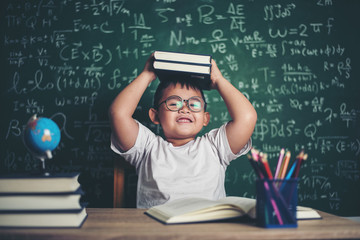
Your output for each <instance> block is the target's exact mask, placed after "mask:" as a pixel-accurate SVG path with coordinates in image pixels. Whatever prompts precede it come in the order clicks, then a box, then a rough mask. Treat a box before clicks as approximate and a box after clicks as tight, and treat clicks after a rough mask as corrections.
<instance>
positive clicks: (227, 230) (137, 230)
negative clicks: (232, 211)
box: [0, 208, 360, 240]
mask: <svg viewBox="0 0 360 240" xmlns="http://www.w3.org/2000/svg"><path fill="white" fill-rule="evenodd" d="M87 212H88V218H87V220H86V222H85V223H84V224H83V226H82V227H81V228H78V229H77V228H76V229H69V228H67V229H0V239H2V240H5V239H37V240H40V239H86V240H90V239H96V240H99V239H102V240H106V239H157V240H160V239H166V240H169V239H262V240H264V239H351V238H360V223H358V222H354V221H351V220H348V219H344V218H341V217H337V216H334V215H331V214H327V213H323V212H320V214H321V216H322V217H323V219H321V220H306V221H304V220H303V221H298V225H299V226H298V228H291V229H290V228H289V229H263V228H260V227H257V226H256V225H255V224H254V223H249V222H248V223H246V222H245V223H244V222H236V221H228V222H213V223H196V224H180V225H164V224H162V223H160V222H158V221H155V220H153V219H152V218H150V217H148V216H147V215H145V214H144V210H141V209H124V208H112V209H110V208H108V209H104V208H88V209H87Z"/></svg>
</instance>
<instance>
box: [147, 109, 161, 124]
mask: <svg viewBox="0 0 360 240" xmlns="http://www.w3.org/2000/svg"><path fill="white" fill-rule="evenodd" d="M149 117H150V120H151V121H152V122H153V123H154V124H160V121H159V117H158V112H157V111H156V109H155V108H150V109H149Z"/></svg>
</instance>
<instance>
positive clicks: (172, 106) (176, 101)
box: [157, 95, 206, 112]
mask: <svg viewBox="0 0 360 240" xmlns="http://www.w3.org/2000/svg"><path fill="white" fill-rule="evenodd" d="M184 102H186V106H187V107H188V108H189V109H190V111H192V112H201V111H202V110H203V109H205V106H206V102H204V100H203V99H202V98H201V97H198V96H194V97H191V98H189V99H187V100H186V99H182V98H181V97H180V96H176V95H173V96H170V97H168V98H167V99H165V101H162V102H161V103H159V104H158V106H157V107H159V106H160V105H161V104H163V103H165V106H166V108H167V109H169V110H170V111H173V112H177V111H179V110H180V109H182V108H183V107H184Z"/></svg>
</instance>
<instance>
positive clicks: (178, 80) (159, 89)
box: [153, 78, 207, 111]
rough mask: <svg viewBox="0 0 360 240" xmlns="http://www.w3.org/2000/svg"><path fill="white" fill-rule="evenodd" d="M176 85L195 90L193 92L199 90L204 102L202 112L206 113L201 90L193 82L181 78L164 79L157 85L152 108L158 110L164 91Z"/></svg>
mask: <svg viewBox="0 0 360 240" xmlns="http://www.w3.org/2000/svg"><path fill="white" fill-rule="evenodd" d="M177 83H179V84H180V85H181V87H186V88H187V89H190V88H192V89H195V90H199V91H200V93H201V97H202V99H203V100H204V103H205V105H204V111H206V105H207V103H206V100H205V96H204V92H203V90H202V88H200V87H199V86H198V85H197V84H196V83H194V82H193V81H189V80H187V79H183V78H172V79H164V80H162V81H160V83H159V85H158V86H157V89H156V92H155V95H154V102H153V107H154V108H155V109H157V108H158V105H159V102H160V100H161V98H162V96H163V92H164V89H165V88H167V87H169V86H170V85H173V86H175V85H176V84H177Z"/></svg>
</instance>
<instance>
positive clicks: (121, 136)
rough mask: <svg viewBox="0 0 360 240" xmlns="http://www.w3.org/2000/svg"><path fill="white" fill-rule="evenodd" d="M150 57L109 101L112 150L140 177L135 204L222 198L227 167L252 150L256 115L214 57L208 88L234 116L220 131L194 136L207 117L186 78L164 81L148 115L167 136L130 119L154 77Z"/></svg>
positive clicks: (201, 99) (200, 97) (147, 205)
mask: <svg viewBox="0 0 360 240" xmlns="http://www.w3.org/2000/svg"><path fill="white" fill-rule="evenodd" d="M153 61H154V60H153V56H151V57H150V58H149V59H148V60H147V62H146V64H145V68H144V70H143V71H142V72H141V73H140V75H139V76H138V77H137V78H136V79H135V80H134V81H133V82H131V83H130V84H129V85H128V86H127V87H125V88H124V89H123V90H122V91H121V92H120V93H119V95H118V96H117V97H116V98H115V100H114V102H113V103H112V105H111V107H110V110H109V114H110V123H111V127H112V138H111V148H112V149H113V150H114V151H115V152H116V153H118V154H120V155H121V156H123V157H124V158H125V160H126V161H128V162H130V164H132V165H134V166H135V168H136V171H137V174H138V176H139V179H138V189H137V207H138V208H150V207H152V206H155V205H159V204H163V203H165V202H167V201H171V200H174V199H178V198H183V197H202V198H208V199H219V198H222V197H225V196H226V195H225V186H224V181H225V170H226V167H227V166H228V165H229V164H230V161H231V160H233V159H236V158H238V157H239V156H241V155H243V154H246V153H247V152H248V151H249V149H250V148H251V139H250V137H251V135H252V132H253V130H254V127H255V123H256V119H257V114H256V111H255V109H254V108H253V106H252V105H251V103H250V102H249V101H248V100H247V99H246V98H245V97H244V96H243V95H242V94H241V93H240V92H239V91H238V90H237V89H236V88H235V87H233V86H232V85H231V83H229V82H228V81H227V80H226V79H225V78H224V77H223V76H222V74H221V72H220V70H219V69H218V67H217V65H216V63H215V61H214V60H212V70H211V88H212V89H216V90H217V91H218V92H219V93H220V95H221V97H222V98H223V99H224V102H225V104H226V106H227V109H228V111H229V113H230V116H231V118H232V120H231V121H229V122H228V123H227V124H224V125H223V126H221V127H220V128H219V129H214V130H212V131H210V132H209V133H207V134H205V135H204V136H202V137H196V135H197V134H198V133H199V132H200V130H201V129H202V127H203V126H206V125H207V124H208V123H209V121H210V114H209V113H208V112H206V109H205V108H206V103H205V99H204V96H203V93H202V90H201V89H199V88H198V87H197V86H195V85H192V84H189V83H186V82H185V81H183V82H182V81H169V82H167V81H163V82H162V83H160V84H159V86H158V89H157V91H156V93H155V97H154V108H151V109H150V110H149V117H150V119H151V121H152V122H153V123H154V124H160V125H161V127H162V130H163V132H164V136H165V139H163V138H161V137H160V136H156V135H155V134H154V133H153V132H151V131H150V130H149V129H148V128H146V127H145V126H143V125H142V124H140V123H139V122H137V121H136V120H135V119H133V118H132V115H133V114H134V112H135V110H136V107H137V105H138V103H139V101H140V98H141V96H142V95H143V93H144V92H145V90H146V88H147V86H148V85H149V84H150V83H151V82H152V81H154V80H155V79H156V75H155V73H154V69H153V67H152V64H153Z"/></svg>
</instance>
